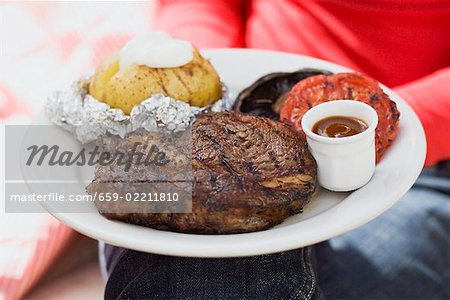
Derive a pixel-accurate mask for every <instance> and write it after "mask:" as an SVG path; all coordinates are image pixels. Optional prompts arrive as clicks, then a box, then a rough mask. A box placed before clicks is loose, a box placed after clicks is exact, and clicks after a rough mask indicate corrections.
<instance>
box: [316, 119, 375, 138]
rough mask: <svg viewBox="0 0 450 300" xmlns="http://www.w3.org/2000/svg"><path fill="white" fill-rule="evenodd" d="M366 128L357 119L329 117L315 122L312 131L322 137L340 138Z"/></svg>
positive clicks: (361, 121)
mask: <svg viewBox="0 0 450 300" xmlns="http://www.w3.org/2000/svg"><path fill="white" fill-rule="evenodd" d="M367 128H368V126H367V124H366V123H365V122H364V121H363V120H360V119H358V118H355V117H350V116H331V117H327V118H324V119H322V120H320V121H317V122H316V124H314V126H313V129H312V131H313V132H314V133H315V134H318V135H321V136H324V137H331V138H341V137H348V136H352V135H355V134H358V133H361V132H363V131H364V130H366V129H367Z"/></svg>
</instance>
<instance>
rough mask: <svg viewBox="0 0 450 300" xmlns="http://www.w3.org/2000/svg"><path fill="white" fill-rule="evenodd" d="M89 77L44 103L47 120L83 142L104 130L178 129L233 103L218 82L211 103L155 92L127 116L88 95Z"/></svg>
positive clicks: (104, 132) (103, 132) (124, 131)
mask: <svg viewBox="0 0 450 300" xmlns="http://www.w3.org/2000/svg"><path fill="white" fill-rule="evenodd" d="M89 80H90V77H87V78H85V79H81V80H79V81H76V82H75V83H74V84H73V85H72V86H71V87H70V88H68V89H66V90H62V91H57V92H55V93H53V94H52V95H50V97H49V98H48V101H47V104H46V106H45V113H46V115H47V117H48V118H49V120H50V121H51V122H52V123H54V124H56V125H59V126H61V127H63V128H64V129H66V130H68V131H70V132H72V133H73V134H74V135H75V137H76V138H77V139H78V140H79V141H80V142H82V143H83V144H84V143H89V142H92V141H95V140H96V139H97V138H98V137H99V136H101V135H104V134H106V133H107V132H109V133H111V134H114V135H119V136H121V137H124V136H125V134H127V133H129V132H132V131H134V130H136V129H138V128H145V129H146V130H148V131H155V130H161V129H164V130H169V131H181V130H184V129H185V128H187V127H189V126H190V125H192V123H193V122H194V121H195V119H196V118H197V116H198V115H199V114H201V113H205V112H209V111H214V112H219V111H225V110H230V109H231V107H232V106H233V102H234V100H233V97H232V95H231V94H230V93H229V92H228V90H227V89H226V87H225V85H224V84H222V86H223V97H222V99H220V100H218V101H217V102H215V103H214V104H213V105H210V106H206V107H201V108H200V107H195V106H191V105H189V104H187V103H185V102H182V101H178V100H176V99H173V98H171V97H166V96H164V95H162V94H155V95H153V96H151V97H150V98H148V99H146V100H144V101H142V102H141V103H140V104H138V105H136V106H135V107H134V108H133V109H132V111H131V113H130V115H129V116H128V115H125V114H124V113H123V111H122V110H120V109H115V108H111V107H110V106H109V105H107V104H105V103H102V102H100V101H98V100H96V99H95V98H94V97H92V96H91V95H89V94H88V93H87V90H86V87H87V86H88V84H89Z"/></svg>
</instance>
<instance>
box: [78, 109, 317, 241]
mask: <svg viewBox="0 0 450 300" xmlns="http://www.w3.org/2000/svg"><path fill="white" fill-rule="evenodd" d="M127 139H130V137H128V138H127ZM127 139H125V140H127ZM134 139H136V136H135V137H134ZM192 139H193V146H192V172H193V173H192V174H193V185H192V188H193V191H192V213H159V214H150V213H112V214H111V213H106V214H105V213H104V215H105V216H106V217H107V218H110V219H115V220H121V221H124V222H128V223H133V224H139V225H143V226H148V227H152V228H157V229H162V230H171V231H178V232H189V233H206V234H215V233H240V232H251V231H258V230H263V229H267V228H269V227H272V226H274V225H276V224H279V223H281V222H282V221H283V220H284V219H285V218H287V217H289V216H290V215H293V214H296V213H299V212H300V211H301V210H302V208H303V207H304V205H305V204H306V203H307V202H308V201H309V200H310V199H311V197H312V196H313V194H314V192H315V191H316V173H317V167H316V163H315V161H314V159H313V157H312V156H311V154H310V153H309V151H308V148H307V145H306V141H305V140H304V138H303V137H301V136H300V135H299V134H298V133H296V132H295V131H294V130H292V129H291V128H290V127H288V126H287V125H285V124H282V123H280V122H277V121H272V120H270V119H267V118H262V117H257V116H251V115H245V114H241V113H236V112H223V113H208V114H203V115H201V116H200V117H199V118H198V119H197V121H196V122H195V123H194V125H193V131H192ZM115 147H117V145H115ZM105 168H107V169H105ZM132 168H133V167H132ZM119 170H121V168H120V167H117V166H108V167H104V166H100V165H99V166H97V169H96V177H95V179H94V181H93V182H92V183H91V184H90V185H89V186H88V188H87V190H88V192H89V193H90V194H93V193H95V192H102V190H101V187H102V186H101V184H100V183H101V182H102V180H104V179H105V178H107V179H108V180H111V179H112V178H120V176H119V177H117V176H116V175H117V174H116V175H114V174H112V175H111V174H110V173H111V172H112V173H117V172H120V171H119ZM131 171H132V170H131ZM131 174H133V172H131ZM134 174H135V175H131V177H132V176H137V177H138V176H139V175H138V174H142V172H141V171H139V172H135V173H134ZM127 176H128V178H127V180H133V178H130V175H129V174H128V175H127ZM150 177H151V176H150ZM135 179H136V178H135ZM125 188H126V186H125V185H124V186H119V187H118V192H124V191H123V189H125ZM121 189H122V190H121ZM98 207H99V206H98ZM99 210H100V212H102V207H99Z"/></svg>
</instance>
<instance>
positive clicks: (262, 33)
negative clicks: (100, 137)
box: [155, 0, 450, 165]
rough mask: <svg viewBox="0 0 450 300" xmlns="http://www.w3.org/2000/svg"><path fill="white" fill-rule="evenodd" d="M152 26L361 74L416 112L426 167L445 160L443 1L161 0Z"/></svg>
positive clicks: (448, 77)
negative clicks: (310, 58) (304, 57)
mask: <svg viewBox="0 0 450 300" xmlns="http://www.w3.org/2000/svg"><path fill="white" fill-rule="evenodd" d="M155 27H156V28H157V29H161V30H164V31H168V32H170V33H171V34H173V35H176V36H179V37H182V38H185V39H188V40H191V41H192V42H193V43H194V44H196V45H197V46H198V47H201V48H214V47H249V48H261V49H273V50H280V51H287V52H293V53H299V54H304V55H310V56H314V57H318V58H321V59H325V60H328V61H332V62H335V63H338V64H341V65H344V66H347V67H349V68H352V69H354V70H357V71H360V72H363V73H366V74H368V75H370V76H372V77H374V78H377V79H378V80H380V81H381V82H383V83H385V84H387V85H388V86H391V87H393V88H394V90H395V91H396V92H397V93H399V94H400V96H402V97H403V98H404V99H405V100H406V101H407V102H408V103H409V104H410V105H411V106H412V108H413V109H414V110H415V112H416V113H417V115H418V116H419V118H420V120H421V122H422V125H423V127H424V129H425V134H426V137H427V159H426V164H427V165H431V164H433V163H435V162H438V161H440V160H444V159H448V158H450V1H448V0H365V1H348V0H248V1H245V0H160V1H159V3H158V5H157V8H156V14H155Z"/></svg>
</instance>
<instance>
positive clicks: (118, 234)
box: [54, 49, 426, 257]
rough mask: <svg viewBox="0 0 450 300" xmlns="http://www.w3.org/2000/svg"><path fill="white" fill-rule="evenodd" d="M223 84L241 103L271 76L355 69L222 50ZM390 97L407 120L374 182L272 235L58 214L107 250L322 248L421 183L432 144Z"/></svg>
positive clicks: (319, 203) (322, 199)
mask: <svg viewBox="0 0 450 300" xmlns="http://www.w3.org/2000/svg"><path fill="white" fill-rule="evenodd" d="M203 53H204V55H205V56H206V57H208V58H210V59H211V61H212V63H213V64H214V66H215V67H216V69H217V71H218V72H219V75H220V77H221V78H222V80H223V81H224V82H225V83H226V85H227V86H228V87H229V88H230V89H231V91H232V92H233V93H234V95H236V94H237V93H238V92H239V91H240V90H242V89H243V88H245V87H247V86H248V85H250V84H252V83H253V82H254V81H255V80H256V79H258V78H259V77H261V76H263V75H266V74H268V73H271V72H280V71H294V70H298V69H301V68H318V69H325V70H330V71H332V72H344V71H349V70H348V69H346V68H344V67H341V66H338V65H335V64H332V63H329V62H326V61H322V60H318V59H314V58H311V57H306V56H300V55H293V54H286V53H281V52H272V51H260V50H243V49H222V50H209V51H204V52H203ZM384 89H385V91H386V93H387V94H389V95H390V96H391V98H392V99H393V100H394V101H396V102H397V105H398V109H399V110H400V112H401V119H400V133H399V136H398V137H397V140H396V141H395V142H394V144H393V146H392V147H391V148H390V149H389V150H388V152H387V153H386V155H385V156H384V157H383V160H382V161H381V163H380V164H378V166H377V168H376V172H375V175H374V177H373V178H372V180H371V181H370V182H369V183H368V184H367V185H366V186H364V187H362V188H360V189H359V190H357V191H354V192H352V193H332V192H328V191H325V190H321V191H319V193H318V195H317V196H316V197H315V198H314V199H313V200H312V201H311V203H310V204H309V205H307V206H306V208H305V210H304V212H303V213H301V214H298V215H295V216H292V217H290V218H288V219H287V220H285V222H283V223H282V224H280V225H278V226H276V227H274V228H272V229H269V230H265V231H260V232H254V233H244V234H230V235H194V234H182V233H174V232H168V231H159V230H154V229H151V228H145V227H140V226H136V225H130V224H125V223H121V222H117V221H109V220H107V219H105V218H103V217H102V216H101V215H100V214H98V213H97V211H96V209H95V207H94V206H93V205H92V213H55V214H54V216H55V217H56V218H58V219H59V220H60V221H62V222H63V223H65V224H67V225H68V226H70V227H72V228H73V229H75V230H77V231H79V232H81V233H83V234H85V235H87V236H90V237H92V238H95V239H98V240H103V241H105V242H107V243H110V244H113V245H116V246H121V247H125V248H130V249H135V250H140V251H144V252H151V253H159V254H165V255H177V256H196V257H233V256H246V255H258V254H265V253H273V252H279V251H284V250H290V249H294V248H298V247H304V246H307V245H311V244H314V243H318V242H321V241H324V240H327V239H330V238H332V237H335V236H337V235H340V234H342V233H344V232H347V231H350V230H352V229H355V228H356V227H358V226H361V225H363V224H365V223H367V222H369V221H370V220H372V219H374V218H375V217H377V216H378V215H380V214H381V213H383V212H384V211H386V210H387V209H388V208H390V207H391V206H392V205H393V204H394V203H395V202H396V201H398V200H399V199H400V198H401V197H402V196H403V195H404V194H405V193H406V192H407V191H408V189H409V188H410V187H411V186H412V185H413V183H414V182H415V180H416V179H417V177H418V175H419V173H420V171H421V169H422V166H423V162H424V159H425V151H426V146H425V137H424V133H423V129H422V127H421V125H420V122H419V120H418V118H417V117H416V115H415V114H414V112H413V111H412V109H411V108H410V107H409V106H408V105H407V104H406V103H405V102H404V101H403V100H402V99H400V98H399V97H398V96H397V95H396V94H394V93H393V92H392V91H391V90H389V89H387V88H385V87H384ZM62 134H68V133H62Z"/></svg>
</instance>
